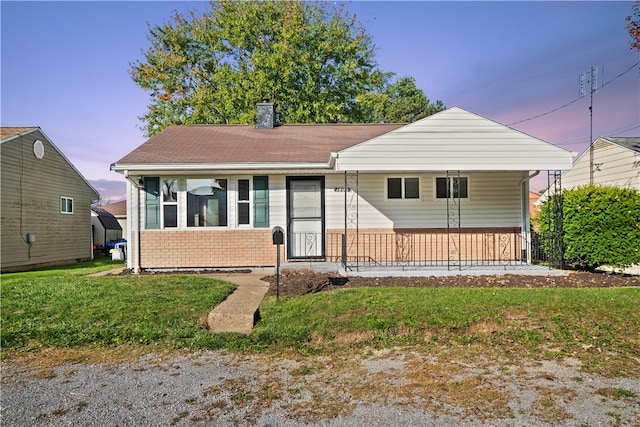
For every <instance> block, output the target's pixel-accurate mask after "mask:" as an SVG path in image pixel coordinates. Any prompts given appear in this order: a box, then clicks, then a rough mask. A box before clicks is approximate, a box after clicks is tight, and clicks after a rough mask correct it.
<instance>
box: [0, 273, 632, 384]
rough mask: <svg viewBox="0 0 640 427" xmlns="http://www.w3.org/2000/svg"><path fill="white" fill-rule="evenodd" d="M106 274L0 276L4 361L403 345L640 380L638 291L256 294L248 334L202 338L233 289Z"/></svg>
mask: <svg viewBox="0 0 640 427" xmlns="http://www.w3.org/2000/svg"><path fill="white" fill-rule="evenodd" d="M99 268H104V267H85V268H77V269H71V270H67V269H61V268H59V269H51V270H47V271H41V272H31V273H14V274H5V275H3V276H2V307H1V308H2V357H3V359H5V360H6V359H7V358H11V357H14V356H19V355H21V354H24V353H34V352H37V351H38V350H41V349H52V348H54V349H55V348H59V349H67V348H72V349H74V348H75V349H87V348H89V349H90V348H117V347H119V346H134V347H138V348H143V351H149V352H151V351H158V350H160V349H162V350H171V349H220V348H224V349H227V350H233V351H249V352H255V351H261V352H274V353H275V352H295V353H296V354H300V353H302V354H325V353H326V354H329V353H332V352H336V351H338V352H344V351H352V350H353V351H360V350H362V351H366V349H367V348H372V347H373V348H407V349H411V350H415V351H426V352H428V353H430V354H433V355H434V356H435V357H452V355H454V354H455V357H456V358H457V359H458V360H465V359H469V360H471V359H472V358H474V357H489V358H492V359H502V360H519V359H522V358H531V359H536V360H539V359H562V358H566V357H572V358H576V359H579V360H580V361H582V363H583V366H584V369H586V370H588V371H591V372H598V373H601V374H604V375H610V376H635V377H637V376H638V375H640V368H639V367H638V363H637V361H638V360H639V359H640V310H638V307H640V289H638V288H589V289H576V288H563V289H549V288H546V289H509V288H507V289H503V288H500V289H497V288H496V289H486V288H484V289H476V288H402V287H396V288H356V289H341V290H337V291H332V292H322V293H318V294H312V295H306V296H292V297H283V298H280V300H276V299H275V298H274V297H268V298H266V299H265V300H264V301H263V303H262V305H261V307H260V315H261V320H260V321H259V322H258V324H257V325H256V328H255V329H254V331H253V333H252V334H251V335H249V336H244V335H240V334H212V333H210V332H209V331H207V330H206V329H205V327H204V319H205V318H206V314H207V313H208V312H209V310H210V309H211V308H212V307H213V306H215V305H216V304H217V303H218V302H219V301H221V300H223V299H224V298H225V297H226V296H227V295H228V294H229V293H230V292H231V291H232V290H233V286H232V285H230V284H228V283H224V282H220V281H216V280H213V279H210V278H206V277H201V276H195V275H143V276H131V275H129V276H107V277H89V276H86V273H88V272H91V271H94V270H95V269H99Z"/></svg>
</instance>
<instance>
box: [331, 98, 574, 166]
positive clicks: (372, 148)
mask: <svg viewBox="0 0 640 427" xmlns="http://www.w3.org/2000/svg"><path fill="white" fill-rule="evenodd" d="M571 165H572V156H571V152H570V151H568V150H565V149H563V148H560V147H556V146H555V145H552V144H550V143H548V142H546V141H543V140H541V139H538V138H535V137H533V136H530V135H527V134H525V133H523V132H520V131H518V130H515V129H512V128H510V127H508V126H505V125H503V124H501V123H498V122H495V121H493V120H490V119H487V118H485V117H482V116H480V115H478V114H475V113H472V112H470V111H467V110H464V109H462V108H460V107H451V108H448V109H447V110H444V111H441V112H439V113H436V114H433V115H431V116H428V117H425V118H424V119H421V120H418V121H416V122H413V123H410V124H408V125H406V126H404V127H401V128H399V129H396V130H394V131H392V132H389V133H386V134H384V135H381V136H378V137H375V138H373V139H371V140H369V141H366V142H364V143H362V144H359V145H357V146H355V147H350V148H347V149H345V150H344V151H340V152H339V153H338V160H337V162H336V170H339V171H348V170H357V171H361V172H364V171H407V172H409V171H415V172H418V171H447V170H467V171H530V170H568V169H571Z"/></svg>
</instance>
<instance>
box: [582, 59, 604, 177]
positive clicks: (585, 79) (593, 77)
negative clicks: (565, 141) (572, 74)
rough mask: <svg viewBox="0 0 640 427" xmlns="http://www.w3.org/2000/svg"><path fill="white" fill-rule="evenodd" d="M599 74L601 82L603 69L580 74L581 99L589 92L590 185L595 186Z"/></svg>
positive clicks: (592, 69) (599, 68)
mask: <svg viewBox="0 0 640 427" xmlns="http://www.w3.org/2000/svg"><path fill="white" fill-rule="evenodd" d="M598 74H600V81H602V80H603V79H602V75H603V74H604V68H603V67H591V68H590V69H589V72H588V73H582V74H580V98H582V97H584V96H585V95H586V93H585V92H586V91H587V88H588V90H589V98H590V103H589V184H593V172H594V171H593V154H594V153H593V94H594V93H595V92H596V91H597V90H598V89H602V87H600V88H598Z"/></svg>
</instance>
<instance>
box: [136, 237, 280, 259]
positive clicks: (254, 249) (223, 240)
mask: <svg viewBox="0 0 640 427" xmlns="http://www.w3.org/2000/svg"><path fill="white" fill-rule="evenodd" d="M140 241H141V243H142V245H141V253H140V266H141V268H143V269H144V268H204V267H206V268H214V267H259V266H274V265H275V264H276V248H275V246H274V245H273V244H272V238H271V230H270V229H265V230H175V231H173V230H172V231H167V230H164V231H160V230H158V231H156V230H146V231H142V232H141V233H140ZM281 250H282V251H281V255H280V256H281V260H284V246H283V247H281Z"/></svg>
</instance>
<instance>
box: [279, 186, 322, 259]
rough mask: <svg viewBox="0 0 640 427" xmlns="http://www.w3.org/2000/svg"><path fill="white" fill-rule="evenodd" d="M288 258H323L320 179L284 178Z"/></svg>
mask: <svg viewBox="0 0 640 427" xmlns="http://www.w3.org/2000/svg"><path fill="white" fill-rule="evenodd" d="M287 217H288V224H287V236H288V242H287V243H288V245H287V247H288V253H287V255H288V258H291V259H296V258H297V259H312V258H324V255H325V254H324V177H315V176H314V177H288V178H287Z"/></svg>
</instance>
